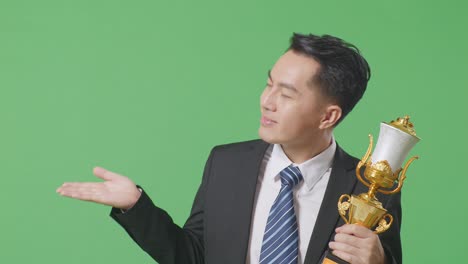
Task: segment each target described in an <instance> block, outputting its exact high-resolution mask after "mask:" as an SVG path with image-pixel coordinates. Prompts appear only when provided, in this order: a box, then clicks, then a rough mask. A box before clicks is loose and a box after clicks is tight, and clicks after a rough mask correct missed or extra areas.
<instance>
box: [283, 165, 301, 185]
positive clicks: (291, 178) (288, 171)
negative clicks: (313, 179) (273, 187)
mask: <svg viewBox="0 0 468 264" xmlns="http://www.w3.org/2000/svg"><path fill="white" fill-rule="evenodd" d="M280 176H281V185H288V186H290V187H291V188H292V187H294V186H296V184H298V183H300V182H301V181H302V179H303V178H302V173H301V171H300V170H299V168H298V167H296V166H293V165H289V166H288V167H287V168H285V169H284V170H282V171H281V172H280Z"/></svg>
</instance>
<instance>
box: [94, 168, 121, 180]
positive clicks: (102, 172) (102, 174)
mask: <svg viewBox="0 0 468 264" xmlns="http://www.w3.org/2000/svg"><path fill="white" fill-rule="evenodd" d="M93 173H94V175H96V176H97V177H99V178H101V179H103V180H105V181H111V180H114V179H115V178H117V177H119V176H120V175H118V174H117V173H114V172H112V171H108V170H106V169H104V168H101V167H94V169H93Z"/></svg>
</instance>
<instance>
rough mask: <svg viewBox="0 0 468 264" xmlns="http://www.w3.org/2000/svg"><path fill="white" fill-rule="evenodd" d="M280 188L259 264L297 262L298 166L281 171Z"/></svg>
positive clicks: (266, 231) (299, 176) (300, 175)
mask: <svg viewBox="0 0 468 264" xmlns="http://www.w3.org/2000/svg"><path fill="white" fill-rule="evenodd" d="M280 176H281V190H280V192H279V194H278V197H276V200H275V202H274V203H273V206H271V209H270V214H269V215H268V221H267V225H266V227H265V233H264V235H263V244H262V251H261V252H260V264H280V263H285V264H290V263H294V264H296V263H297V253H298V244H299V242H298V238H299V237H298V232H297V221H296V214H295V213H294V200H293V188H294V186H295V185H296V184H298V183H300V182H301V181H302V174H301V171H300V170H299V168H298V167H295V166H293V165H290V166H289V167H287V168H286V169H284V170H282V171H281V172H280Z"/></svg>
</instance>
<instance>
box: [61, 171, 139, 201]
mask: <svg viewBox="0 0 468 264" xmlns="http://www.w3.org/2000/svg"><path fill="white" fill-rule="evenodd" d="M93 173H94V175H96V176H97V177H99V178H101V179H103V180H104V182H66V183H64V184H62V186H60V187H59V188H58V189H57V192H58V193H59V194H61V195H63V196H67V197H71V198H74V199H79V200H83V201H91V202H95V203H100V204H104V205H110V206H113V207H116V208H120V209H124V210H128V209H130V208H132V207H133V205H135V203H136V202H137V201H138V199H139V198H140V196H141V192H140V191H139V190H138V189H137V187H136V185H135V184H134V183H133V182H132V181H131V180H130V179H129V178H127V177H125V176H122V175H119V174H117V173H113V172H111V171H108V170H105V169H103V168H100V167H96V168H94V170H93Z"/></svg>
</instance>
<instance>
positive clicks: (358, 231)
mask: <svg viewBox="0 0 468 264" xmlns="http://www.w3.org/2000/svg"><path fill="white" fill-rule="evenodd" d="M335 231H336V233H342V234H348V235H354V236H357V237H361V238H367V237H371V236H373V235H374V232H372V231H371V230H370V229H368V228H367V227H364V226H361V225H357V224H352V225H349V224H347V225H343V226H340V227H338V228H337V229H336V230H335Z"/></svg>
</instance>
